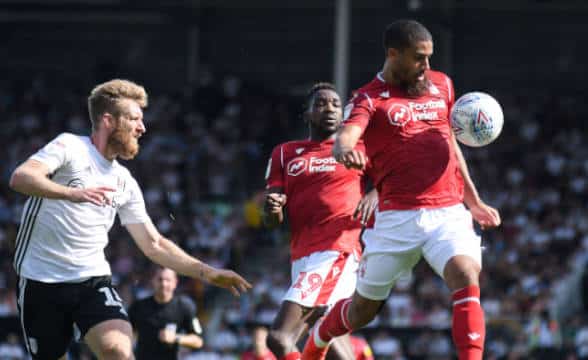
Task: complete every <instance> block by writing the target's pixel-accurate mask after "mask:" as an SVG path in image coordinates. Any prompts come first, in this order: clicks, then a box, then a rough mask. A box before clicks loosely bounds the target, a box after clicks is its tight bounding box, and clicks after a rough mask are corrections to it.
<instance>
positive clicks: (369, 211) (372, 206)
mask: <svg viewBox="0 0 588 360" xmlns="http://www.w3.org/2000/svg"><path fill="white" fill-rule="evenodd" d="M377 207H378V191H376V189H373V190H372V191H370V192H369V193H367V194H365V196H364V197H363V198H362V199H361V200H359V203H358V204H357V207H356V208H355V212H354V213H353V218H354V219H357V220H359V222H361V225H363V226H365V225H367V223H368V221H369V219H370V218H371V217H372V215H373V214H374V211H376V208H377Z"/></svg>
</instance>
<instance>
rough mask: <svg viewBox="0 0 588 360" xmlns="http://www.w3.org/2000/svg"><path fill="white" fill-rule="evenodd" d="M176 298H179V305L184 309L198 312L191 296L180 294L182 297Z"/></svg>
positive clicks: (177, 296)
mask: <svg viewBox="0 0 588 360" xmlns="http://www.w3.org/2000/svg"><path fill="white" fill-rule="evenodd" d="M176 298H177V301H178V304H179V305H180V306H181V307H182V309H187V310H191V311H196V303H195V302H194V300H192V298H190V297H189V296H187V295H183V294H180V295H176Z"/></svg>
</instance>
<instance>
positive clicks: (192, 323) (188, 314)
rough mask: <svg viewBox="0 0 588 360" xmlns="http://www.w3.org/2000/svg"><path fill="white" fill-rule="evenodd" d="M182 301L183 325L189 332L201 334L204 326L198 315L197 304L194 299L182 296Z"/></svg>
mask: <svg viewBox="0 0 588 360" xmlns="http://www.w3.org/2000/svg"><path fill="white" fill-rule="evenodd" d="M180 303H181V304H182V313H183V317H182V324H181V327H182V328H183V329H184V330H185V331H186V332H188V333H195V334H201V333H202V326H201V325H200V321H199V320H198V318H197V317H196V304H195V303H194V301H192V299H190V298H188V297H186V296H181V297H180Z"/></svg>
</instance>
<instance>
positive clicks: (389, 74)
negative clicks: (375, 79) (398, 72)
mask: <svg viewBox="0 0 588 360" xmlns="http://www.w3.org/2000/svg"><path fill="white" fill-rule="evenodd" d="M382 77H383V78H384V81H385V82H386V84H389V85H392V86H398V85H400V81H398V79H397V78H396V77H395V76H394V71H392V64H390V61H388V59H386V61H385V62H384V67H383V68H382Z"/></svg>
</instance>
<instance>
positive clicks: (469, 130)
mask: <svg viewBox="0 0 588 360" xmlns="http://www.w3.org/2000/svg"><path fill="white" fill-rule="evenodd" d="M450 117H451V127H452V128H453V132H454V133H455V136H456V137H457V140H459V142H461V143H462V144H464V145H467V146H474V147H479V146H484V145H488V144H490V143H491V142H492V141H494V140H496V138H497V137H498V135H500V132H501V131H502V125H503V124H504V115H503V114H502V108H501V107H500V104H499V103H498V101H496V99H494V98H493V97H492V96H490V95H488V94H485V93H483V92H469V93H467V94H464V95H462V96H461V97H460V98H459V99H457V101H456V102H455V104H454V105H453V108H452V109H451V115H450Z"/></svg>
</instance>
